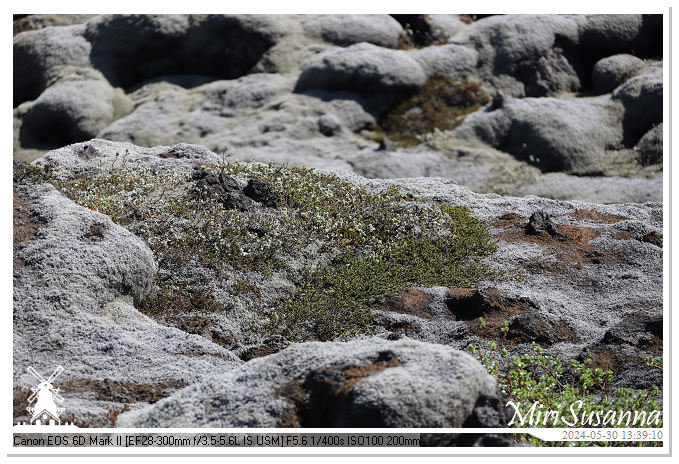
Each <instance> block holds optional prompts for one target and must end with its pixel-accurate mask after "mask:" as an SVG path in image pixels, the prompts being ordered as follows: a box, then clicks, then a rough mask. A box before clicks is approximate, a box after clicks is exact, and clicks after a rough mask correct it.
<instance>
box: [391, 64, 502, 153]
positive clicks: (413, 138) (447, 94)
mask: <svg viewBox="0 0 679 464" xmlns="http://www.w3.org/2000/svg"><path fill="white" fill-rule="evenodd" d="M489 101H490V98H489V97H488V95H487V94H486V92H485V91H484V90H483V87H482V86H481V83H480V82H479V81H475V80H473V79H471V78H466V77H464V78H450V77H443V76H439V75H434V76H432V77H430V78H429V79H428V80H427V82H426V83H425V84H424V86H422V88H421V89H419V90H418V91H417V92H416V93H415V94H414V95H412V96H411V97H410V98H408V99H407V100H405V101H403V102H401V103H400V104H398V105H397V106H396V107H394V108H393V109H391V110H390V111H389V112H388V113H387V114H386V115H384V116H383V117H382V119H381V121H380V128H381V129H382V131H383V132H384V133H385V135H386V136H387V137H388V138H389V139H390V140H393V141H394V142H396V143H399V144H400V145H402V146H409V145H416V144H418V143H419V142H420V139H419V138H418V137H422V136H424V135H426V134H428V133H431V132H434V131H435V130H436V129H438V130H450V129H455V128H456V127H457V126H459V125H460V124H462V121H463V120H464V117H465V116H466V115H468V114H469V113H473V112H474V111H476V110H478V109H479V108H480V107H481V106H483V105H485V104H487V103H488V102H489Z"/></svg>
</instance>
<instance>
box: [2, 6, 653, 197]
mask: <svg viewBox="0 0 679 464" xmlns="http://www.w3.org/2000/svg"><path fill="white" fill-rule="evenodd" d="M24 20H26V21H31V24H32V26H31V27H30V28H29V29H33V30H26V31H25V32H19V33H17V34H16V36H15V38H14V76H15V77H14V157H15V158H17V159H23V160H26V161H31V160H34V159H36V158H38V157H39V156H41V155H43V154H44V153H46V152H47V151H49V150H50V149H56V148H59V147H61V146H63V145H66V144H68V143H73V142H79V141H85V140H89V139H90V138H92V137H99V138H106V139H109V140H114V141H126V142H131V143H134V144H137V145H143V146H147V147H153V146H157V145H168V144H170V145H171V144H175V143H196V144H201V145H204V146H207V147H208V148H210V149H211V150H214V151H215V152H217V151H221V150H223V149H225V148H226V147H229V148H231V149H233V150H235V151H236V156H237V157H238V158H239V159H240V160H242V161H262V162H268V161H274V162H279V163H289V164H294V165H304V166H310V167H319V168H341V169H347V170H352V171H354V172H356V173H358V174H361V175H367V176H375V177H408V176H419V175H424V176H447V177H451V178H454V179H455V180H456V181H457V182H459V183H461V184H463V185H467V186H469V187H471V188H472V189H474V190H475V191H479V192H496V193H501V194H514V195H525V194H538V195H549V196H552V197H554V198H564V199H582V200H590V201H596V202H625V201H640V200H642V199H647V200H653V201H658V200H660V198H661V195H659V192H661V190H662V175H661V173H660V171H661V169H662V167H661V166H662V163H661V162H660V161H659V160H660V159H662V158H661V157H658V156H651V157H645V158H639V157H638V156H636V153H635V151H634V147H635V146H636V145H637V143H639V141H640V139H641V137H642V136H643V135H644V134H646V133H647V132H648V131H649V130H650V129H651V128H652V127H654V126H656V125H658V124H659V123H661V122H662V104H661V102H662V93H663V90H662V87H663V85H662V70H661V68H660V66H661V65H662V63H661V62H660V61H658V60H660V59H661V56H662V24H661V23H662V21H661V19H660V16H658V15H655V16H654V15H494V16H490V17H485V18H482V19H479V20H477V21H474V22H471V24H466V23H465V22H463V21H462V17H460V16H459V15H393V16H389V15H198V14H195V15H174V16H168V15H30V16H29V17H27V18H24ZM466 21H467V22H469V19H468V18H467V20H466ZM404 41H405V42H404ZM446 42H447V43H446ZM399 47H400V48H402V49H398V48H399ZM417 47H420V48H417ZM434 75H441V76H446V77H450V78H454V79H462V78H471V79H478V80H480V81H481V82H482V85H483V88H484V89H485V91H486V92H487V93H488V94H489V96H490V97H494V96H496V94H497V92H502V94H503V95H506V96H507V101H511V100H510V97H512V96H513V97H517V98H523V97H539V98H535V101H529V99H526V100H527V101H526V102H525V106H522V105H521V104H520V103H516V102H514V103H513V104H508V105H500V106H501V107H499V108H496V107H495V106H493V105H491V106H490V108H495V109H496V110H497V111H499V112H500V113H501V114H502V117H501V118H500V117H499V116H497V115H496V117H497V118H499V119H500V120H498V121H494V122H490V124H491V125H492V127H490V128H486V129H483V134H477V135H478V137H477V139H475V142H474V143H476V145H474V146H470V141H469V138H468V137H465V139H464V140H462V141H459V140H457V139H456V137H453V138H454V139H455V141H447V142H446V141H440V142H439V143H430V142H432V140H430V138H428V137H427V134H423V135H424V136H425V137H424V138H425V139H427V141H426V142H423V143H420V144H419V145H417V146H414V147H409V148H405V147H395V148H396V149H395V150H385V151H380V147H381V146H382V145H383V140H376V139H375V138H374V137H370V136H368V135H366V134H369V133H373V132H374V130H375V129H378V128H379V123H380V121H381V118H382V117H383V115H384V112H385V111H388V110H389V109H391V108H392V107H394V105H396V104H397V103H398V102H399V101H400V100H402V99H404V98H407V97H408V95H409V94H410V93H412V92H414V91H416V90H417V89H418V88H420V87H421V86H422V85H424V84H425V82H426V81H427V79H428V78H430V77H432V76H434ZM592 92H594V93H597V94H598V95H600V97H599V98H600V99H599V100H596V99H593V98H592V97H587V96H586V95H590V94H591V93H592ZM611 92H613V93H612V94H611ZM611 95H612V96H611ZM544 97H548V98H544ZM95 100H96V101H95ZM541 100H545V101H544V102H543V101H541ZM495 101H496V102H497V101H498V99H497V98H496V99H495ZM506 107H508V108H506ZM487 109H488V108H482V109H480V110H479V113H483V114H485V112H487ZM497 111H496V112H497ZM579 114H582V115H583V118H582V120H581V121H579V120H578V118H577V117H575V115H579ZM468 119H472V118H471V117H468ZM485 119H486V118H485V117H484V116H483V115H481V116H480V119H478V120H485ZM483 124H484V125H485V124H486V123H485V122H484V123H483ZM508 125H511V127H512V130H511V131H510V133H508V132H507V127H508ZM508 134H509V137H510V139H509V140H508V141H507V144H506V145H503V144H501V143H499V142H501V141H502V140H504V139H503V137H505V136H508ZM620 134H622V138H621V137H620ZM434 136H435V137H436V136H438V135H437V134H434ZM446 137H448V135H446ZM446 137H444V139H445V138H446ZM526 138H528V139H530V141H532V140H533V139H535V142H534V143H533V146H532V147H527V148H524V146H523V144H524V143H526V144H527V145H531V143H530V141H529V142H526V141H525V140H524V139H526ZM479 141H480V142H479ZM477 142H478V143H477ZM496 142H498V143H496ZM385 146H386V145H385ZM589 147H592V148H591V149H590V148H589ZM533 151H535V152H536V153H533ZM469 153H472V154H473V156H467V155H468V154H469ZM464 156H466V158H463V157H464ZM531 156H533V159H534V160H535V159H538V158H539V161H531V159H530V157H531ZM649 163H650V164H649ZM531 165H533V166H538V167H539V168H540V169H539V170H531V167H532V166H531ZM541 171H549V172H550V173H551V172H553V171H557V172H555V173H554V174H557V173H558V174H563V175H561V176H553V175H549V174H547V173H546V172H541ZM582 174H595V175H597V176H602V177H601V178H600V179H599V180H600V181H601V182H602V185H605V186H606V188H605V189H604V188H601V189H592V188H591V182H590V180H589V179H588V178H583V177H581V176H582ZM528 178H530V181H528V182H526V180H527V179H528ZM550 185H553V187H545V186H550ZM623 185H625V187H622V188H619V187H620V186H623Z"/></svg>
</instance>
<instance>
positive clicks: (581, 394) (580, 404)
mask: <svg viewBox="0 0 679 464" xmlns="http://www.w3.org/2000/svg"><path fill="white" fill-rule="evenodd" d="M480 324H482V322H480ZM505 327H508V325H505ZM507 331H508V329H507ZM507 331H503V334H504V336H506V334H507ZM468 349H469V351H470V352H471V354H472V355H473V356H475V357H476V358H477V359H478V360H479V361H481V363H482V364H483V365H484V366H485V367H486V369H487V370H488V372H489V373H490V374H491V375H492V376H493V377H495V378H496V380H497V382H498V386H499V388H500V390H501V391H502V392H503V393H504V394H505V395H506V397H507V400H508V401H511V402H513V403H514V404H515V405H519V406H521V408H520V409H519V413H520V415H515V416H516V417H515V418H514V419H515V421H514V424H513V426H514V427H528V428H532V427H537V428H542V427H558V428H568V427H569V426H571V424H573V425H575V426H576V427H579V428H592V427H608V428H616V427H653V428H662V425H663V421H662V407H661V406H660V402H661V400H662V395H661V391H660V389H659V388H658V387H657V386H653V387H651V388H649V389H648V390H637V389H632V388H616V389H611V385H612V384H613V381H614V378H613V372H612V371H611V370H604V369H601V368H598V367H593V366H592V359H591V357H590V356H589V353H587V354H588V356H587V357H586V358H585V359H584V360H583V361H578V360H576V359H571V360H569V361H568V362H565V360H563V359H562V358H560V357H553V356H549V355H546V354H545V353H544V350H543V349H542V348H540V347H539V346H538V345H535V344H534V345H533V350H534V351H533V352H532V353H528V354H524V355H522V356H510V354H509V351H508V350H507V349H506V348H504V347H502V345H501V344H498V343H497V342H494V341H488V342H487V343H486V346H485V347H483V348H481V347H479V346H476V345H469V347H468ZM653 361H654V365H657V364H660V365H662V361H661V360H659V359H654V360H653ZM533 404H536V408H535V411H534V412H535V413H534V414H533V415H532V416H531V415H530V413H529V411H530V408H531V406H532V405H533ZM573 405H574V406H573ZM571 407H572V408H573V409H571ZM628 411H629V417H628V416H626V415H625V413H626V412H628ZM512 412H516V410H514V411H512ZM573 412H575V414H573ZM607 414H608V415H607ZM635 414H638V418H642V419H639V421H638V422H639V423H637V424H632V425H630V424H629V423H628V422H629V420H634V417H636V416H635ZM652 414H653V415H652ZM655 418H658V420H657V421H656V420H655ZM522 419H523V420H524V423H520V421H521V420H522ZM531 419H532V420H531ZM651 419H653V420H651ZM517 439H519V440H520V441H524V442H527V443H529V444H531V445H534V446H659V445H660V444H661V443H660V442H643V441H639V442H624V441H619V442H615V441H608V442H584V441H572V442H558V441H557V442H544V441H541V440H539V439H538V438H536V437H534V436H531V435H525V434H518V435H517Z"/></svg>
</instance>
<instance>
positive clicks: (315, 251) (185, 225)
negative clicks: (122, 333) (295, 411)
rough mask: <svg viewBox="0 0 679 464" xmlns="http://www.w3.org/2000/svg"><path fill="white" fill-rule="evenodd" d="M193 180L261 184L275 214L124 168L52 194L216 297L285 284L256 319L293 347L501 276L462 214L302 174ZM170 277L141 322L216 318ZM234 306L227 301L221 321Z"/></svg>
mask: <svg viewBox="0 0 679 464" xmlns="http://www.w3.org/2000/svg"><path fill="white" fill-rule="evenodd" d="M201 169H207V170H208V171H209V174H210V175H212V176H214V179H219V178H220V177H219V176H222V177H221V179H222V180H224V179H226V178H228V179H230V180H228V182H227V183H228V184H229V185H231V186H235V187H233V188H237V186H238V185H241V186H244V185H246V184H248V182H250V181H251V180H252V179H257V180H258V182H263V183H265V184H267V185H269V186H270V187H271V189H272V190H273V192H274V194H275V197H276V198H275V202H274V203H275V205H276V206H275V207H263V206H261V205H257V206H256V207H252V208H247V207H244V208H241V209H238V208H229V207H227V206H225V205H228V204H229V202H228V201H225V198H224V196H230V195H234V196H236V195H240V193H236V191H235V190H234V192H232V193H215V191H213V190H210V189H201V188H200V187H198V184H197V183H196V182H194V178H193V176H192V173H190V172H184V173H179V172H166V173H154V172H151V171H150V170H148V169H144V168H124V169H120V170H111V172H109V173H107V174H105V175H101V176H99V177H96V178H81V179H76V180H74V181H71V182H66V183H62V184H60V185H59V187H60V188H62V189H63V190H64V191H66V192H68V194H69V195H70V196H71V197H72V198H73V199H74V200H75V201H76V202H78V203H80V204H82V205H84V206H86V207H88V208H91V209H94V210H97V211H100V212H102V213H104V214H107V215H108V216H110V217H111V218H112V219H113V220H114V221H115V222H117V223H119V224H122V225H125V226H126V227H128V228H129V229H130V230H131V231H133V232H134V233H136V234H137V235H140V236H142V237H144V238H145V239H146V241H147V242H148V244H149V246H150V247H151V248H152V249H153V251H154V252H155V253H156V256H157V258H158V260H159V262H160V266H161V268H162V267H163V266H165V267H167V268H181V267H182V266H188V265H191V266H195V265H196V264H197V263H198V264H199V265H200V266H202V267H203V269H207V270H209V272H210V273H211V274H210V275H213V276H214V278H215V279H223V281H222V284H221V286H222V287H225V286H226V284H225V283H224V282H225V281H226V279H227V278H228V277H229V275H233V274H237V273H241V274H242V275H244V273H247V272H257V273H260V274H261V275H264V276H266V275H269V276H272V275H274V274H277V275H282V276H283V277H284V278H285V279H288V280H290V281H293V282H294V283H295V287H296V290H295V291H294V292H292V293H291V294H289V293H290V292H288V293H283V296H279V297H277V299H276V300H275V301H273V302H271V303H272V304H271V305H270V307H268V308H263V307H262V308H252V309H253V310H257V311H259V312H260V316H261V318H262V319H263V324H261V326H262V327H264V328H265V330H266V331H267V332H269V333H278V334H281V335H283V336H284V337H286V338H287V339H288V340H291V341H304V340H331V339H335V338H337V337H346V336H352V335H356V334H359V333H371V332H372V331H373V330H374V328H375V324H374V316H373V314H372V312H371V311H370V310H371V309H372V308H376V307H378V305H379V302H380V300H381V299H383V298H384V297H386V296H389V295H391V294H393V293H395V292H397V291H398V290H400V289H403V288H407V287H409V286H412V285H427V286H434V285H444V286H456V287H460V286H471V285H473V284H474V283H475V282H478V281H479V280H481V279H484V278H489V277H493V276H497V273H496V272H494V271H493V270H492V269H491V268H490V267H489V266H487V265H485V264H484V263H483V258H484V257H485V256H487V255H489V254H490V253H492V252H493V251H494V250H495V249H496V245H495V244H494V242H493V241H492V240H491V237H490V234H489V231H488V228H487V226H486V225H485V224H484V223H483V222H481V221H480V220H478V219H476V218H474V217H473V216H472V215H471V214H470V211H469V210H468V209H467V208H465V207H463V206H455V205H450V204H445V203H431V202H424V201H418V200H417V199H415V198H412V197H409V196H407V195H406V194H405V193H404V192H403V191H401V190H400V189H398V188H397V187H389V188H386V189H384V190H382V191H380V192H370V191H368V190H367V189H365V188H362V187H360V186H357V185H354V184H352V183H350V182H348V181H345V180H342V179H340V178H338V177H336V176H333V175H327V174H322V173H319V172H316V171H313V170H309V169H303V168H292V167H284V166H274V165H240V164H235V163H228V162H224V163H221V164H220V165H219V166H212V167H205V168H201ZM224 176H226V177H224ZM198 177H200V178H201V179H206V174H205V173H201V174H200V176H198ZM210 179H212V178H210ZM243 191H244V192H246V193H247V189H245V190H243ZM239 204H240V205H242V204H246V205H247V203H242V202H241V203H239ZM300 263H301V264H300ZM172 274H176V275H181V272H178V273H163V272H162V269H161V272H160V273H159V275H166V276H167V275H170V277H165V279H166V281H164V282H160V283H159V285H158V288H159V289H161V290H162V291H160V290H159V291H157V292H155V294H156V296H157V298H156V297H154V298H153V299H152V300H151V302H148V301H147V302H146V303H144V304H142V306H141V310H142V311H145V312H147V313H148V314H149V315H154V316H157V315H158V312H159V311H161V312H162V311H164V309H163V307H161V306H168V305H169V307H176V306H178V305H179V306H181V307H182V309H184V308H186V307H190V306H191V305H192V304H193V303H194V302H198V303H200V306H201V307H200V308H199V307H196V309H197V310H203V309H204V307H205V306H206V305H207V306H209V310H210V311H215V310H217V309H216V306H215V302H214V299H213V298H212V297H211V296H210V295H208V294H205V290H201V291H202V293H201V295H200V298H197V297H196V295H195V292H194V293H191V292H189V293H187V294H186V295H183V294H182V293H186V292H188V290H183V289H184V288H190V285H188V283H187V282H182V281H178V278H176V277H174V278H173V277H171V275H172ZM203 284H205V282H203ZM253 284H256V282H254V283H249V284H248V282H247V281H244V280H243V279H239V280H238V281H237V282H236V283H235V284H233V285H232V287H233V288H232V290H233V291H232V293H233V295H234V298H238V296H239V295H240V296H242V295H245V296H248V295H250V294H252V295H256V296H259V291H257V292H254V291H250V290H254V288H255V287H251V286H252V285H253ZM204 288H207V287H206V286H204ZM168 295H169V296H171V297H170V298H168ZM170 303H172V304H170ZM175 303H176V304H175ZM207 303H209V304H207ZM230 306H231V305H230V303H229V302H223V303H222V310H223V311H228V310H229V308H230ZM260 306H266V305H260Z"/></svg>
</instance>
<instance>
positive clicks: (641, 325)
mask: <svg viewBox="0 0 679 464" xmlns="http://www.w3.org/2000/svg"><path fill="white" fill-rule="evenodd" d="M662 326H663V321H662V317H651V316H635V315H630V316H629V317H627V318H625V319H623V320H622V321H621V322H619V323H618V324H616V325H614V326H613V327H611V328H610V329H608V330H607V331H606V333H605V334H604V339H603V342H604V343H626V344H628V345H633V346H644V345H650V344H662V338H663V333H662Z"/></svg>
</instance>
